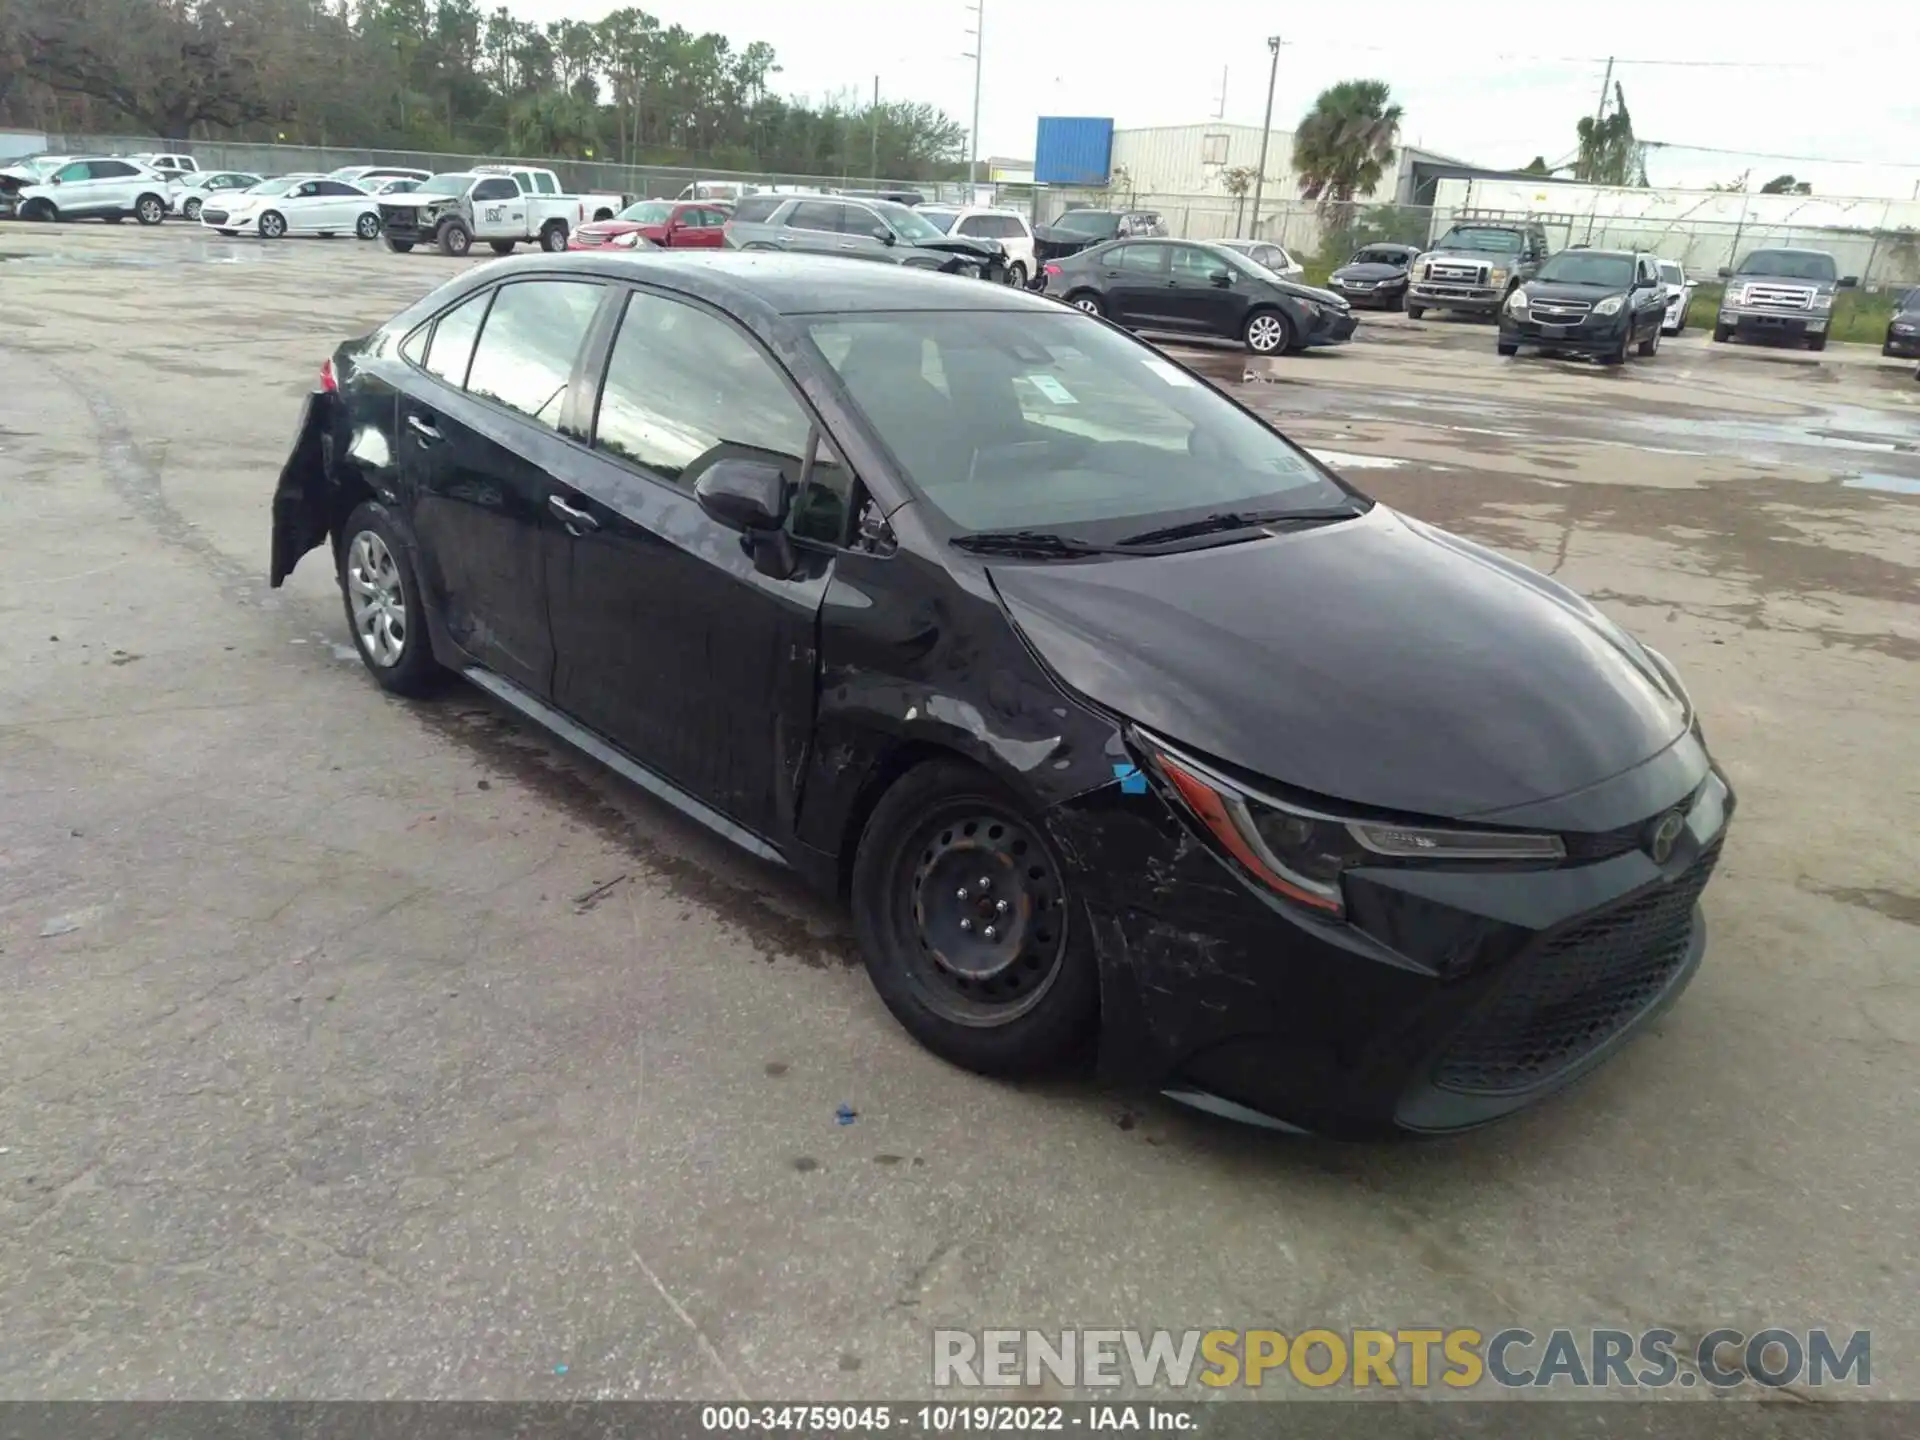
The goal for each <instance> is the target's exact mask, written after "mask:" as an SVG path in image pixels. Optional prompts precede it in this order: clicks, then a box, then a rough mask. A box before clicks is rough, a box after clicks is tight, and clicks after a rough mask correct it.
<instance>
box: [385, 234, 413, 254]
mask: <svg viewBox="0 0 1920 1440" xmlns="http://www.w3.org/2000/svg"><path fill="white" fill-rule="evenodd" d="M387 249H389V250H391V251H393V253H394V254H396V255H405V254H406V253H407V252H408V251H410V250H412V249H413V241H411V240H396V239H394V238H393V237H392V236H391V235H389V236H387Z"/></svg>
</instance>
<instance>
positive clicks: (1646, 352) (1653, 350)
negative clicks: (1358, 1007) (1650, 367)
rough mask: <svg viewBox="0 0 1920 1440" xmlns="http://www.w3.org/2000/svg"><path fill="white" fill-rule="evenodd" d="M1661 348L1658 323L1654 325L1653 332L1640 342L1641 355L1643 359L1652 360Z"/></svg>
mask: <svg viewBox="0 0 1920 1440" xmlns="http://www.w3.org/2000/svg"><path fill="white" fill-rule="evenodd" d="M1659 350H1660V327H1659V326H1658V325H1656V326H1654V327H1653V333H1652V334H1651V335H1649V336H1648V337H1647V338H1646V339H1644V340H1642V341H1641V342H1640V356H1641V358H1642V359H1646V360H1651V359H1652V358H1653V357H1654V356H1655V355H1656V354H1658V353H1659Z"/></svg>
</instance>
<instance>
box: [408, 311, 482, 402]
mask: <svg viewBox="0 0 1920 1440" xmlns="http://www.w3.org/2000/svg"><path fill="white" fill-rule="evenodd" d="M492 298H493V292H492V291H491V290H482V291H481V292H480V293H479V294H478V295H475V296H474V297H473V298H472V299H471V300H468V301H467V302H466V303H465V304H462V305H456V306H455V307H454V308H453V309H451V310H449V311H447V313H446V314H444V315H442V316H441V317H440V319H439V320H438V321H437V322H435V324H434V327H433V339H432V341H431V342H430V343H429V344H428V346H427V357H426V359H425V360H423V361H421V369H423V370H425V371H426V372H427V373H428V374H429V375H438V376H439V377H440V378H441V379H442V380H444V381H446V382H447V383H448V384H449V385H453V386H464V385H465V384H466V383H467V364H468V362H469V361H471V360H472V359H473V341H474V337H475V336H476V335H478V334H479V333H480V321H481V318H482V317H483V316H484V315H485V314H486V313H487V302H488V301H489V300H491V299H492Z"/></svg>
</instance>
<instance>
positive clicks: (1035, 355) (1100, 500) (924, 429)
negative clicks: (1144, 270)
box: [807, 246, 1367, 542]
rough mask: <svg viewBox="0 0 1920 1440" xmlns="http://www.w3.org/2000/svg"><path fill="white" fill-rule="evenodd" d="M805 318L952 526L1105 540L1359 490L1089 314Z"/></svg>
mask: <svg viewBox="0 0 1920 1440" xmlns="http://www.w3.org/2000/svg"><path fill="white" fill-rule="evenodd" d="M1153 248H1155V249H1164V248H1165V247H1163V246H1155V247H1153ZM807 328H808V334H809V338H810V339H811V340H812V342H813V344H814V346H815V348H816V349H817V350H818V351H819V352H820V357H821V360H822V361H823V362H824V363H825V364H827V365H829V366H831V367H832V369H833V370H834V371H835V372H837V373H838V375H839V377H840V380H841V383H842V384H843V386H844V387H845V389H846V391H847V393H848V395H849V397H850V398H851V400H852V401H853V404H854V407H855V409H856V411H857V412H858V413H859V415H860V416H861V417H862V418H863V419H864V421H865V422H866V424H867V426H868V427H869V428H870V429H871V430H872V431H873V433H874V435H875V437H876V438H877V439H878V440H880V441H881V443H882V444H884V445H885V447H886V448H887V450H888V451H890V452H891V453H892V455H893V456H894V458H895V460H896V461H897V462H898V464H899V466H900V469H901V471H902V472H903V475H904V478H905V479H906V481H907V482H908V483H909V484H910V485H911V486H912V487H913V488H914V490H915V491H917V492H918V493H919V495H921V496H922V497H923V498H924V499H925V501H926V502H927V504H928V505H930V506H931V507H932V508H933V509H934V510H935V511H937V512H938V513H939V514H940V515H941V516H943V517H945V519H946V521H947V522H948V523H949V524H951V525H952V526H954V527H956V528H958V529H960V530H965V531H981V530H1008V529H1033V528H1045V529H1048V530H1053V529H1057V528H1061V527H1066V528H1069V529H1072V530H1075V531H1077V532H1078V533H1080V534H1081V535H1083V536H1085V537H1086V538H1090V539H1095V540H1100V541H1107V542H1111V541H1114V540H1118V539H1123V538H1125V537H1127V536H1130V535H1132V534H1135V533H1137V532H1140V531H1145V530H1149V529H1153V528H1157V527H1160V526H1164V525H1169V524H1179V523H1184V522H1185V521H1187V520H1190V519H1197V518H1199V517H1200V516H1203V515H1206V514H1210V513H1213V512H1217V511H1222V510H1262V511H1265V510H1284V511H1288V512H1297V511H1303V510H1305V511H1323V510H1326V509H1329V508H1334V507H1340V508H1343V509H1349V510H1354V511H1357V510H1359V509H1362V508H1364V506H1365V504H1366V503H1367V502H1366V501H1364V500H1363V499H1361V498H1359V497H1357V496H1355V495H1354V494H1353V493H1352V492H1350V491H1348V490H1346V489H1345V488H1344V487H1342V486H1341V485H1340V484H1339V483H1338V482H1337V481H1335V480H1334V479H1333V478H1332V477H1331V476H1329V475H1328V474H1327V473H1326V472H1325V471H1323V470H1321V469H1320V468H1319V467H1318V466H1317V465H1315V464H1314V462H1313V461H1312V460H1310V459H1309V458H1308V457H1307V456H1306V455H1305V454H1304V453H1303V452H1301V451H1300V450H1298V449H1296V448H1294V446H1293V445H1291V444H1290V443H1288V442H1287V441H1286V440H1284V439H1282V438H1281V437H1280V436H1279V435H1278V434H1276V433H1275V432H1274V431H1272V430H1270V429H1268V428H1267V426H1265V425H1264V424H1262V423H1261V422H1260V421H1259V420H1257V419H1255V418H1254V417H1253V416H1251V415H1249V414H1248V413H1246V412H1245V411H1243V410H1241V409H1240V408H1239V407H1238V406H1235V405H1234V404H1232V403H1231V402H1230V401H1228V400H1227V399H1226V398H1225V397H1223V396H1221V395H1219V394H1217V393H1216V392H1214V391H1213V390H1211V389H1209V388H1207V387H1206V386H1204V385H1202V384H1200V383H1199V382H1198V381H1196V380H1195V379H1194V378H1193V377H1192V376H1190V375H1188V374H1187V373H1186V372H1184V371H1182V370H1180V369H1179V368H1178V367H1177V366H1174V365H1172V364H1170V363H1169V362H1168V361H1166V360H1164V359H1162V358H1161V357H1160V356H1159V355H1158V354H1157V353H1155V352H1154V351H1153V350H1151V349H1149V348H1147V347H1146V346H1143V345H1141V344H1139V343H1138V342H1136V341H1133V340H1131V339H1128V338H1126V337H1124V336H1121V335H1118V334H1115V333H1114V332H1113V331H1111V330H1109V329H1108V328H1107V327H1106V326H1104V325H1101V324H1100V323H1098V322H1097V321H1092V320H1088V319H1087V318H1086V317H1084V316H1080V315H1076V314H1072V313H1066V312H1063V313H1061V314H1059V315H1034V314H1026V313H1020V314H1015V313H1011V312H993V311H975V312H962V313H956V312H909V313H895V314H864V315H846V316H830V317H829V316H822V317H819V318H817V319H814V320H812V321H811V322H810V323H809V324H808V327H807ZM936 375H937V376H938V377H939V378H938V381H937V382H936V380H935V379H934V378H933V377H934V376H936Z"/></svg>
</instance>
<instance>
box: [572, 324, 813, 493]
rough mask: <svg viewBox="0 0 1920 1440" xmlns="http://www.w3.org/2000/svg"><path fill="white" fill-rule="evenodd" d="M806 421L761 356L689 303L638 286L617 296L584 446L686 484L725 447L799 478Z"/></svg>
mask: <svg viewBox="0 0 1920 1440" xmlns="http://www.w3.org/2000/svg"><path fill="white" fill-rule="evenodd" d="M811 429H812V422H811V421H810V420H809V419H808V417H807V414H806V411H805V410H804V409H802V408H801V405H800V402H799V401H798V400H796V399H795V398H794V396H793V392H792V391H791V390H790V389H788V387H787V385H786V383H785V381H783V380H782V379H781V377H780V373H779V371H778V370H776V369H775V368H774V364H773V361H772V360H771V359H769V358H768V356H767V355H766V353H765V352H764V351H763V350H761V348H760V347H759V346H758V345H757V344H755V343H754V342H753V341H752V340H751V339H749V338H748V337H747V336H746V335H745V334H743V333H742V332H741V331H739V330H737V329H735V328H734V327H733V326H732V325H730V324H728V323H727V322H726V321H725V320H722V319H720V318H719V317H718V316H717V315H714V314H712V313H710V312H709V311H706V310H702V309H700V308H699V307H698V306H694V305H688V304H685V303H683V302H681V301H679V300H669V299H666V298H665V297H663V296H659V295H650V294H646V293H644V292H641V293H635V294H634V295H633V296H632V297H630V298H629V299H628V301H627V310H626V314H625V315H623V316H622V317H621V319H620V332H619V334H618V335H617V336H616V337H615V339H614V342H613V353H612V354H611V355H610V356H609V357H608V359H607V373H606V377H605V379H604V381H603V382H602V384H601V388H600V404H599V409H598V412H597V413H596V415H595V418H594V427H593V446H594V448H595V449H596V450H604V451H606V452H607V453H608V454H610V455H617V456H619V457H620V458H621V459H623V460H627V461H631V462H632V463H633V464H635V465H639V466H642V467H644V468H645V469H647V470H650V471H652V472H653V473H654V474H656V475H658V476H660V477H661V478H662V479H664V480H670V481H672V482H674V483H675V484H681V485H691V484H692V483H693V482H694V480H696V479H698V478H699V474H700V472H701V471H702V470H704V469H705V468H706V466H707V464H708V463H709V462H710V460H711V459H714V458H718V457H719V456H720V455H723V454H724V453H726V452H727V451H729V450H736V451H737V450H743V449H744V450H749V451H754V452H757V453H756V456H755V458H764V459H770V460H774V461H776V462H777V463H779V464H780V465H781V466H782V468H783V469H785V470H786V471H787V474H788V478H789V480H790V481H791V482H793V483H796V484H797V483H798V482H799V479H800V466H801V461H802V459H803V457H804V456H805V455H806V447H807V435H808V432H809V431H810V430H811Z"/></svg>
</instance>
